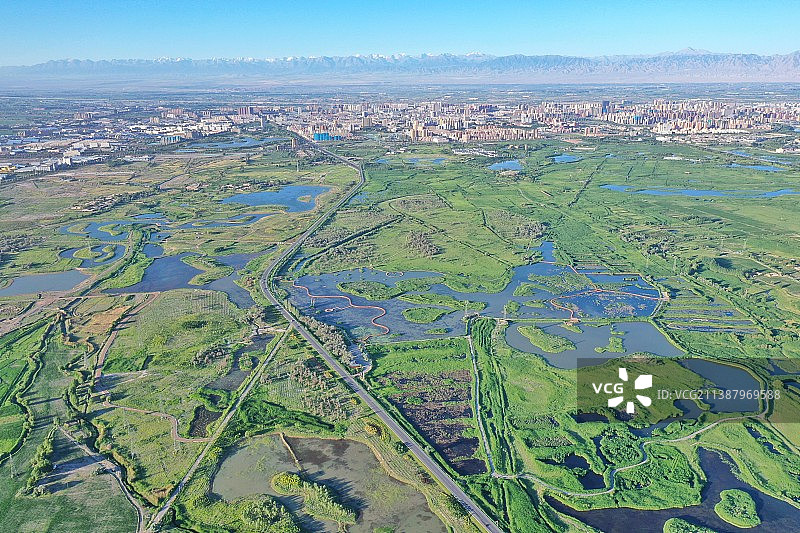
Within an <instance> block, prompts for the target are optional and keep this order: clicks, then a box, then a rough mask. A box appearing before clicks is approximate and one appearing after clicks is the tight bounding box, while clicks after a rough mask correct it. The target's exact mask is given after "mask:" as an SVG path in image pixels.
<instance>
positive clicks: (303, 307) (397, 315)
mask: <svg viewBox="0 0 800 533" xmlns="http://www.w3.org/2000/svg"><path fill="white" fill-rule="evenodd" d="M537 250H538V251H539V252H540V253H541V254H542V257H543V258H544V259H545V261H542V262H538V263H533V264H530V265H523V266H518V267H515V268H514V269H513V270H512V277H511V281H510V283H508V285H506V287H504V288H503V290H501V291H499V292H496V293H489V292H479V291H476V292H460V291H456V290H454V289H451V288H450V287H448V286H447V285H445V284H443V283H441V279H442V275H441V274H439V273H436V272H426V271H409V272H401V273H386V272H382V271H379V270H371V269H366V268H365V269H355V270H345V271H341V272H334V273H326V274H320V275H304V276H301V277H299V278H298V279H297V280H296V281H295V282H294V286H292V285H290V284H288V283H287V284H285V285H283V286H284V288H286V289H287V290H288V291H289V293H290V300H291V302H292V304H293V305H294V306H296V307H297V309H298V310H299V311H300V312H301V313H303V314H304V315H307V316H313V317H315V318H317V319H318V320H321V321H323V322H325V323H327V324H335V325H337V326H340V327H343V328H345V329H347V330H348V331H349V332H350V333H351V334H352V335H353V336H354V337H355V338H363V337H367V336H373V338H374V340H384V339H385V340H400V339H402V340H412V339H413V340H417V339H429V338H437V337H441V336H442V335H441V334H437V333H429V331H430V330H431V329H434V328H436V329H439V328H442V329H444V330H446V332H447V333H446V334H445V335H461V334H463V330H464V325H463V321H462V318H463V316H464V309H463V304H456V305H455V306H454V307H455V308H449V307H446V306H436V305H433V307H438V308H441V309H442V310H443V311H445V314H444V315H443V316H442V317H440V318H438V319H437V320H435V321H433V322H431V323H428V324H418V323H413V322H410V321H408V320H406V319H405V317H404V316H403V311H405V310H407V309H411V308H414V307H420V306H427V305H426V304H425V305H423V304H414V303H411V302H407V301H405V300H402V299H398V298H391V299H385V300H367V299H366V298H363V297H360V296H355V295H352V294H348V293H345V292H343V291H341V290H339V288H338V285H339V284H341V283H345V282H354V281H372V282H379V283H382V284H384V285H387V286H389V287H394V286H395V285H396V283H397V282H398V281H400V280H408V279H419V278H429V279H430V283H431V285H430V287H429V288H428V289H427V290H425V291H408V292H407V293H406V294H407V295H408V296H412V297H413V295H419V294H433V295H440V296H444V297H447V298H451V299H455V300H457V301H458V302H460V301H464V300H468V301H471V302H482V303H483V304H485V308H484V309H483V310H481V311H480V314H481V315H484V316H492V317H496V318H500V317H503V316H507V317H508V318H510V319H514V320H518V319H553V320H554V321H555V320H562V321H563V320H566V319H569V318H570V317H571V316H573V314H574V315H575V316H578V317H582V318H586V319H591V318H609V317H612V318H614V317H616V318H622V317H625V318H627V317H647V316H650V315H651V314H652V313H653V312H654V311H655V309H656V307H657V306H658V303H659V300H658V298H659V293H658V291H657V290H656V289H655V287H653V286H651V285H650V284H648V283H647V282H646V281H645V280H644V279H643V278H642V277H641V276H640V275H638V274H624V275H623V274H608V273H598V272H596V271H591V272H587V273H586V276H585V277H584V278H583V284H579V285H578V286H574V287H568V288H565V290H564V291H563V292H559V293H556V292H551V291H550V290H547V289H546V288H545V286H543V285H541V284H534V283H531V282H530V281H529V280H530V279H531V276H533V277H534V278H536V277H539V278H541V277H553V278H556V281H557V280H560V279H561V278H562V277H563V276H564V275H566V274H574V271H573V270H572V269H570V268H569V267H567V266H563V265H557V264H552V263H550V262H547V261H548V260H553V259H554V258H555V257H554V255H555V254H554V250H553V244H552V243H551V242H544V243H543V244H542V245H541V246H540V247H539V248H538V249H537ZM592 278H594V279H595V280H596V281H593V280H592ZM578 279H580V278H578ZM520 289H525V290H520ZM553 290H555V289H553ZM515 292H516V293H517V294H515ZM309 294H311V295H313V298H311V297H309ZM345 297H346V298H349V301H350V302H352V304H353V305H349V304H348V300H347V299H346V298H345ZM509 302H515V303H516V304H518V309H517V310H516V311H514V312H513V313H511V314H508V313H507V312H506V311H507V309H506V306H507V304H509ZM376 324H377V325H376ZM381 326H383V327H381ZM620 327H621V328H632V329H631V332H630V333H631V340H630V345H629V346H630V349H638V348H640V347H642V343H639V342H638V340H637V339H639V338H640V337H641V338H645V337H648V338H650V340H651V342H650V344H649V345H648V346H650V347H651V349H650V350H645V351H650V352H652V353H659V354H662V355H673V354H674V355H677V353H675V349H674V348H673V347H672V345H671V344H668V343H667V344H662V343H661V342H660V340H659V339H664V337H663V335H661V333H660V332H658V330H656V329H655V328H653V327H652V326H650V325H648V324H646V323H640V322H637V323H631V325H629V324H626V325H624V326H620ZM384 328H388V329H389V333H390V334H389V336H386V337H384V339H381V338H380V337H375V335H382V334H384V333H385V329H384ZM509 329H511V328H509ZM638 329H643V330H644V329H646V330H647V331H643V332H642V333H641V335H640V334H639V333H638V332H637V331H638ZM592 331H593V332H594V330H592ZM595 335H596V336H597V339H595V340H594V341H589V342H588V343H587V349H588V348H589V344H592V342H595V341H596V343H595V344H592V345H591V349H592V350H593V349H594V346H597V345H600V344H597V343H600V339H599V336H600V335H601V333H595ZM602 335H605V333H602ZM589 337H590V335H586V337H584V339H589ZM509 342H513V341H509ZM664 342H666V340H664ZM606 344H608V336H606V337H605V339H604V340H602V343H601V345H603V346H605V345H606ZM517 346H522V345H521V344H519V343H517ZM527 347H528V349H527V350H526V351H531V350H532V348H533V347H532V346H531V345H530V343H527ZM520 349H524V348H522V347H520ZM576 353H578V354H584V351H577V352H576ZM678 353H680V352H678ZM573 355H574V354H573ZM584 356H585V355H584ZM591 356H595V357H596V356H597V354H596V352H593V351H592V352H591ZM576 357H577V356H576ZM562 359H564V360H569V357H566V358H564V357H562Z"/></svg>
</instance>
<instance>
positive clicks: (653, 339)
mask: <svg viewBox="0 0 800 533" xmlns="http://www.w3.org/2000/svg"><path fill="white" fill-rule="evenodd" d="M561 324H562V322H557V323H553V324H548V325H542V324H537V326H538V327H540V328H541V329H543V330H544V331H545V332H547V333H551V334H553V335H559V336H561V337H566V338H568V339H569V340H571V341H572V343H573V344H574V345H575V349H574V350H566V351H563V352H561V353H549V352H545V351H543V350H541V349H539V348H538V347H536V346H534V345H533V344H531V342H530V341H529V340H528V338H527V337H525V336H524V335H523V334H522V333H520V332H519V328H520V326H524V325H525V323H524V322H512V323H511V324H510V325H509V326H508V328H507V329H506V336H505V338H506V343H508V345H509V346H511V347H512V348H516V349H517V350H520V351H523V352H528V353H535V354H537V355H540V356H542V357H543V358H544V359H545V360H546V361H547V362H548V363H550V364H551V365H553V366H555V367H557V368H565V369H572V368H577V367H578V364H579V362H578V359H614V358H616V357H623V356H625V355H630V354H633V353H641V352H644V353H651V354H654V355H660V356H662V357H677V356H679V355H683V352H682V351H681V350H679V349H678V348H676V347H675V346H674V345H673V344H672V343H671V342H669V341H668V340H667V338H666V337H664V335H662V334H661V332H660V331H658V329H657V328H656V327H655V326H653V325H652V324H650V323H649V322H617V323H615V324H614V331H617V332H621V333H623V334H624V335H622V336H621V338H622V339H623V341H622V342H623V348H624V352H622V353H618V352H602V353H598V352H596V351H595V348H596V347H603V346H606V345H608V342H609V338H610V337H611V336H612V335H611V326H610V325H603V326H595V325H592V324H590V323H586V322H582V323H580V324H579V327H580V328H581V330H582V333H576V332H574V331H569V330H567V329H564V328H563V327H561Z"/></svg>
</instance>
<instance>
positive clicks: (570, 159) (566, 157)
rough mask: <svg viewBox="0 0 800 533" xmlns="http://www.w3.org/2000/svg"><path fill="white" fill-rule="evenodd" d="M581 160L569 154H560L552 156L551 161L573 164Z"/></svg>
mask: <svg viewBox="0 0 800 533" xmlns="http://www.w3.org/2000/svg"><path fill="white" fill-rule="evenodd" d="M581 159H582V158H581V157H578V156H576V155H570V154H561V155H554V156H553V161H555V162H556V163H575V162H576V161H580V160H581Z"/></svg>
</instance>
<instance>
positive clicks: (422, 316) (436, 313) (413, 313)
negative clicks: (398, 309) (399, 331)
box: [403, 307, 450, 324]
mask: <svg viewBox="0 0 800 533" xmlns="http://www.w3.org/2000/svg"><path fill="white" fill-rule="evenodd" d="M449 312H450V311H448V310H447V309H439V308H438V307H412V308H410V309H405V310H404V311H403V317H404V318H405V319H406V320H408V321H409V322H414V323H416V324H430V323H431V322H436V321H437V320H439V319H440V318H441V317H443V316H444V315H446V314H447V313H449Z"/></svg>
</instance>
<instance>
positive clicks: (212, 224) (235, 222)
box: [176, 213, 274, 229]
mask: <svg viewBox="0 0 800 533" xmlns="http://www.w3.org/2000/svg"><path fill="white" fill-rule="evenodd" d="M273 214H274V213H242V214H241V215H236V216H232V217H230V218H228V219H226V220H193V221H192V222H185V223H183V224H181V225H179V226H177V227H176V229H206V228H226V227H229V226H246V225H247V224H252V223H253V222H256V221H258V220H261V219H262V218H266V217H269V216H272V215H273Z"/></svg>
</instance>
